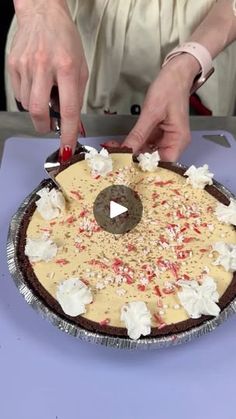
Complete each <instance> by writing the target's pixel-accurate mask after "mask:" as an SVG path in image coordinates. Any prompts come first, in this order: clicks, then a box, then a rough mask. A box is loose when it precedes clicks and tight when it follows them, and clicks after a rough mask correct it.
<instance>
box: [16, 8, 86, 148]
mask: <svg viewBox="0 0 236 419" xmlns="http://www.w3.org/2000/svg"><path fill="white" fill-rule="evenodd" d="M37 3H38V4H37ZM29 4H30V5H29ZM16 15H17V21H18V29H17V32H16V34H15V37H14V40H13V43H12V47H11V52H10V54H9V57H8V68H9V72H10V76H11V82H12V86H13V90H14V94H15V98H16V99H17V100H18V101H19V102H21V104H22V106H23V107H24V108H25V109H27V110H29V112H30V114H31V117H32V120H33V123H34V126H35V128H36V130H37V131H39V132H41V133H46V132H48V131H50V118H49V101H50V93H51V89H52V86H54V85H57V86H58V90H59V98H60V113H61V142H62V143H61V146H62V147H65V146H70V147H71V148H72V149H73V148H74V146H75V143H76V139H77V136H78V133H79V132H80V133H81V134H82V133H83V128H82V124H81V120H80V111H81V108H82V104H83V96H84V91H85V86H86V82H87V79H88V68H87V63H86V59H85V55H84V51H83V46H82V42H81V39H80V35H79V33H78V31H77V29H76V27H75V25H74V23H73V21H72V19H71V17H70V14H69V10H68V8H67V5H66V2H64V1H59V2H51V1H47V0H45V1H42V0H41V1H39V2H38V1H37V2H36V1H34V2H32V3H31V2H29V3H27V6H25V7H23V6H21V8H20V10H17V7H16Z"/></svg>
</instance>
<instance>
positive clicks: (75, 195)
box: [70, 191, 83, 200]
mask: <svg viewBox="0 0 236 419" xmlns="http://www.w3.org/2000/svg"><path fill="white" fill-rule="evenodd" d="M70 193H71V195H74V197H75V198H76V199H78V200H80V199H83V197H82V195H81V193H80V192H78V191H70Z"/></svg>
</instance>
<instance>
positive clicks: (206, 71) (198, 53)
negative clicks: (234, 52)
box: [162, 42, 214, 94]
mask: <svg viewBox="0 0 236 419" xmlns="http://www.w3.org/2000/svg"><path fill="white" fill-rule="evenodd" d="M180 54H190V55H192V56H193V57H195V58H196V60H197V61H198V62H199V64H200V66H201V70H200V72H199V74H198V75H197V76H196V77H195V79H194V82H193V85H192V88H191V91H190V94H192V93H194V92H196V90H197V89H199V87H201V86H202V85H203V84H204V83H205V82H206V81H207V79H208V78H209V77H210V76H211V75H212V74H213V73H214V67H213V63H212V58H211V55H210V53H209V51H208V50H207V48H205V47H204V46H203V45H201V44H199V43H198V42H185V43H184V44H182V45H180V46H178V47H176V48H174V49H173V50H172V51H171V52H170V53H169V54H168V55H167V56H166V58H165V60H164V62H163V64H162V67H164V66H165V65H166V64H167V63H168V62H169V61H170V60H172V58H174V57H177V56H178V55H180Z"/></svg>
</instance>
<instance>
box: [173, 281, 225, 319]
mask: <svg viewBox="0 0 236 419" xmlns="http://www.w3.org/2000/svg"><path fill="white" fill-rule="evenodd" d="M178 285H180V286H181V287H182V291H179V292H178V297H179V300H180V302H181V304H182V306H183V307H184V309H185V310H186V311H187V313H188V315H189V316H190V317H191V318H193V319H197V318H198V317H201V315H202V314H205V315H210V316H217V315H218V314H219V312H220V307H219V306H218V305H217V304H216V303H217V302H218V301H219V294H218V292H217V287H216V283H215V281H214V279H213V278H212V277H210V276H205V277H204V281H203V283H202V284H199V283H198V282H197V281H195V280H192V281H184V280H180V281H178Z"/></svg>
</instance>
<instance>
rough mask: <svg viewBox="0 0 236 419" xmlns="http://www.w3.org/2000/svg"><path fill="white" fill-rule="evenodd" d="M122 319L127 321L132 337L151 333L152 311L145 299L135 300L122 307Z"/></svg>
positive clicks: (129, 333)
mask: <svg viewBox="0 0 236 419" xmlns="http://www.w3.org/2000/svg"><path fill="white" fill-rule="evenodd" d="M120 319H121V321H123V322H124V323H125V326H126V328H127V331H128V335H129V337H130V338H131V339H134V340H136V339H138V338H139V337H140V336H141V335H143V336H147V335H149V334H150V333H151V313H150V311H149V310H148V308H147V306H146V304H145V303H144V302H143V301H133V302H131V303H127V304H125V305H124V306H123V307H122V308H121V317H120Z"/></svg>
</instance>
